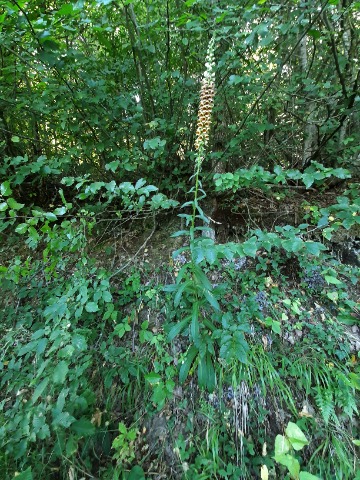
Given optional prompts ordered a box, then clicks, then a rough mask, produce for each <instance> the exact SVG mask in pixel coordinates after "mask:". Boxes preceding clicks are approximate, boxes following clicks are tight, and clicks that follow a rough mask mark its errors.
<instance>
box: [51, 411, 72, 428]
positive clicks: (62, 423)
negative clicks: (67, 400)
mask: <svg viewBox="0 0 360 480" xmlns="http://www.w3.org/2000/svg"><path fill="white" fill-rule="evenodd" d="M53 415H54V420H53V421H52V426H53V427H64V428H69V427H70V425H71V424H72V423H73V422H74V421H75V418H74V417H73V416H72V415H70V413H69V412H60V413H59V412H57V411H56V409H54V410H53Z"/></svg>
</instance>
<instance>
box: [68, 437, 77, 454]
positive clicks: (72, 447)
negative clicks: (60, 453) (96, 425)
mask: <svg viewBox="0 0 360 480" xmlns="http://www.w3.org/2000/svg"><path fill="white" fill-rule="evenodd" d="M77 449H78V442H77V441H76V440H75V438H74V436H73V435H70V437H69V439H68V441H67V442H66V456H67V457H68V458H70V457H72V456H73V455H74V453H76V452H77Z"/></svg>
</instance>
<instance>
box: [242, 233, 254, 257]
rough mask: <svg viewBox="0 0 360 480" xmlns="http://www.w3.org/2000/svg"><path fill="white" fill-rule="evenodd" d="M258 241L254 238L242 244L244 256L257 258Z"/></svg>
mask: <svg viewBox="0 0 360 480" xmlns="http://www.w3.org/2000/svg"><path fill="white" fill-rule="evenodd" d="M256 240H257V239H256V237H252V238H250V239H249V240H247V241H246V242H244V243H243V244H242V248H243V251H244V254H245V255H246V256H247V257H252V258H255V257H256V252H257V249H258V245H257V241H256Z"/></svg>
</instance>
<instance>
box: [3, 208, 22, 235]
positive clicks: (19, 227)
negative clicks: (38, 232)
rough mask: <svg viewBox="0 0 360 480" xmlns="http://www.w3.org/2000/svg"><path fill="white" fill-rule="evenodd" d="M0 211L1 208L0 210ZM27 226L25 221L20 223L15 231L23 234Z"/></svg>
mask: <svg viewBox="0 0 360 480" xmlns="http://www.w3.org/2000/svg"><path fill="white" fill-rule="evenodd" d="M0 211H1V210H0ZM28 228H29V225H28V224H27V223H20V224H19V225H18V226H17V227H16V228H15V232H16V233H19V234H20V235H23V234H24V233H25V232H26V231H27V229H28Z"/></svg>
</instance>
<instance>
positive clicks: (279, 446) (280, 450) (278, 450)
mask: <svg viewBox="0 0 360 480" xmlns="http://www.w3.org/2000/svg"><path fill="white" fill-rule="evenodd" d="M289 450H290V443H289V441H288V439H287V438H286V437H284V435H277V436H276V438H275V457H274V458H275V460H277V457H279V456H280V455H284V454H285V453H288V452H289Z"/></svg>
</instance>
